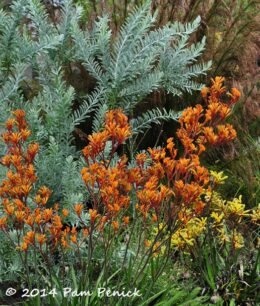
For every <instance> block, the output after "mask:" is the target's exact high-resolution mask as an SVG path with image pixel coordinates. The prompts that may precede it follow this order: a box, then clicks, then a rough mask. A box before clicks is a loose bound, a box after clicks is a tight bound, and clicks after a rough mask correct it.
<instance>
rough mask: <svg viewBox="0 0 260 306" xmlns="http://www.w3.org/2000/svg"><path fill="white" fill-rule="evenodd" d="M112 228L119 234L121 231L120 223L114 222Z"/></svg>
mask: <svg viewBox="0 0 260 306" xmlns="http://www.w3.org/2000/svg"><path fill="white" fill-rule="evenodd" d="M112 226H113V228H114V231H115V232H117V231H118V229H119V223H118V221H112Z"/></svg>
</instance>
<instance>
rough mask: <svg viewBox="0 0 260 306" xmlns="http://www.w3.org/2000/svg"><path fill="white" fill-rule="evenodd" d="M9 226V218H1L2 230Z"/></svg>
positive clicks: (0, 225) (0, 227) (0, 226)
mask: <svg viewBox="0 0 260 306" xmlns="http://www.w3.org/2000/svg"><path fill="white" fill-rule="evenodd" d="M6 226H7V217H6V216H5V217H2V218H0V229H2V230H3V229H5V228H6Z"/></svg>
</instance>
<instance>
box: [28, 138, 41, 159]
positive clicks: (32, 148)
mask: <svg viewBox="0 0 260 306" xmlns="http://www.w3.org/2000/svg"><path fill="white" fill-rule="evenodd" d="M39 147H40V146H39V144H38V143H31V144H29V146H28V148H27V159H28V160H29V161H30V162H31V161H33V160H34V158H35V156H36V154H37V153H38V152H39Z"/></svg>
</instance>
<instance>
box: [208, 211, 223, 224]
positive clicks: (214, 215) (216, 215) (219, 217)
mask: <svg viewBox="0 0 260 306" xmlns="http://www.w3.org/2000/svg"><path fill="white" fill-rule="evenodd" d="M210 216H211V217H212V218H213V219H214V222H215V223H220V222H221V221H222V219H223V217H224V214H223V213H221V214H219V213H216V212H215V211H213V212H212V213H211V215H210Z"/></svg>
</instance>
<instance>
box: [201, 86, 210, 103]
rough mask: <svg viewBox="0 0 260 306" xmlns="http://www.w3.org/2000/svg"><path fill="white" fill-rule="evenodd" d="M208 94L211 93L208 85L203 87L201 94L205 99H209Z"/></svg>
mask: <svg viewBox="0 0 260 306" xmlns="http://www.w3.org/2000/svg"><path fill="white" fill-rule="evenodd" d="M208 95H209V88H208V87H203V88H202V89H201V96H202V98H203V99H204V100H207V98H208Z"/></svg>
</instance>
